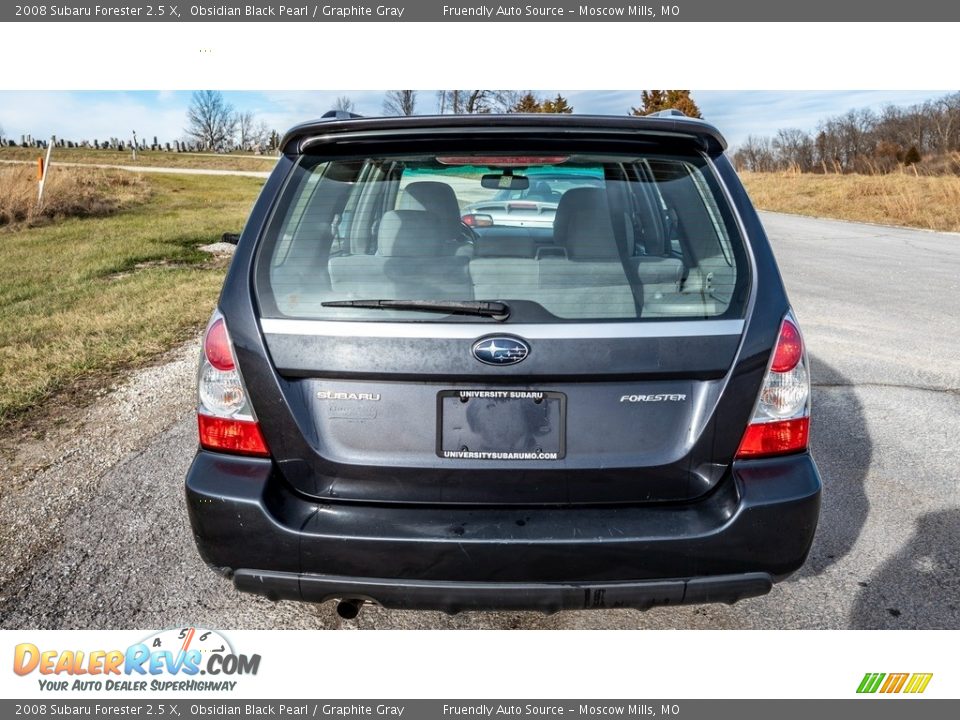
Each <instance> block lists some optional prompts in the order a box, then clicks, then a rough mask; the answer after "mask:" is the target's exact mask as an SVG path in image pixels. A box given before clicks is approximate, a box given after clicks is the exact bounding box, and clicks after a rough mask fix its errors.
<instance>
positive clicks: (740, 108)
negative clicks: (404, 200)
mask: <svg viewBox="0 0 960 720" xmlns="http://www.w3.org/2000/svg"><path fill="white" fill-rule="evenodd" d="M535 92H536V93H537V94H538V95H543V96H551V97H552V96H554V95H556V94H557V92H560V93H561V94H562V95H563V96H564V97H566V98H567V100H568V101H569V102H570V104H571V105H572V106H573V108H574V111H575V112H577V113H590V114H601V115H622V114H627V113H628V112H629V111H630V107H631V106H636V105H639V104H640V91H639V90H560V91H557V90H541V91H535ZM947 92H950V91H946V90H944V91H937V90H922V91H921V90H905V91H897V90H863V91H859V90H851V91H824V92H818V91H793V90H791V91H743V90H737V91H717V90H703V91H698V90H694V91H693V93H692V94H693V98H694V100H696V102H697V104H698V105H699V106H700V111H701V113H702V114H703V117H704V119H705V120H707V121H709V122H711V123H713V124H714V125H716V126H717V127H718V128H719V129H720V131H721V132H722V133H723V134H724V135H725V136H726V138H727V140H728V142H729V143H730V145H731V146H732V147H736V146H738V145H739V144H741V143H743V141H744V140H746V138H747V136H749V135H773V134H774V133H776V131H777V130H778V129H780V128H800V129H801V130H807V131H811V130H814V129H815V128H816V126H817V124H818V122H820V121H821V120H822V119H824V118H826V117H830V116H833V115H838V114H842V113H845V112H846V111H847V110H851V109H854V108H856V109H859V108H872V109H874V110H879V109H880V108H882V107H884V106H885V105H889V104H894V105H911V104H914V103H918V102H922V101H924V100H927V99H930V98H936V97H939V96H941V95H944V94H946V93H947ZM190 96H191V93H190V92H188V91H159V92H153V91H129V92H121V91H85V92H80V91H64V92H51V91H37V92H2V91H0V129H2V131H3V136H4V137H8V138H14V139H16V140H19V138H20V136H21V135H24V134H31V135H33V136H34V137H35V138H38V137H44V138H46V137H49V136H50V135H57V137H60V138H65V139H70V140H93V139H98V140H99V139H105V138H110V137H120V138H129V137H130V132H131V131H136V133H137V136H138V137H140V138H144V139H147V140H148V141H150V140H152V138H153V137H157V139H158V140H159V141H160V142H161V143H163V142H173V141H174V140H176V139H178V138H181V137H183V135H184V126H185V125H186V111H187V106H188V105H189V103H190ZM224 96H225V97H226V98H227V100H228V101H229V102H230V103H231V104H232V105H233V106H234V107H235V108H236V109H237V110H241V111H250V112H253V113H254V114H255V115H256V116H257V121H260V120H263V121H265V122H266V123H267V124H268V125H269V126H270V127H271V128H274V129H276V130H278V131H279V132H281V133H282V132H283V131H285V130H286V129H288V128H289V127H291V126H293V125H295V124H297V123H299V122H303V121H306V120H312V119H314V118H317V117H319V116H320V115H322V114H323V113H324V112H326V111H327V110H329V109H330V108H332V107H333V106H334V103H335V102H336V100H337V98H338V97H340V96H346V97H349V98H350V99H351V100H352V101H353V102H354V105H355V107H356V112H359V113H361V114H363V115H380V114H382V106H383V96H384V93H383V92H382V91H369V90H364V91H350V90H343V91H302V92H294V91H283V92H272V91H266V92H260V91H245V92H235V91H231V92H224ZM436 111H437V97H436V92H435V91H429V90H423V91H420V92H419V94H418V112H421V113H424V114H427V113H433V112H436Z"/></svg>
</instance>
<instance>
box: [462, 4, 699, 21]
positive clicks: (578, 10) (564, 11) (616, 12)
mask: <svg viewBox="0 0 960 720" xmlns="http://www.w3.org/2000/svg"><path fill="white" fill-rule="evenodd" d="M679 13H680V8H679V7H678V6H676V5H663V6H661V7H660V14H661V15H670V16H675V15H679ZM443 14H444V16H445V17H483V18H491V17H621V16H622V17H646V18H650V19H653V18H655V17H656V16H657V11H656V10H655V9H654V8H653V6H650V5H627V6H625V7H603V6H596V5H577V6H576V7H573V8H562V7H552V6H542V5H471V6H460V5H444V6H443Z"/></svg>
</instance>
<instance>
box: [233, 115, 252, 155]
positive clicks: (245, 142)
mask: <svg viewBox="0 0 960 720" xmlns="http://www.w3.org/2000/svg"><path fill="white" fill-rule="evenodd" d="M236 123H237V133H238V135H239V142H240V149H241V150H252V149H253V146H254V144H256V141H255V139H254V134H255V132H256V130H255V128H254V125H253V123H254V117H253V113H252V112H250V111H249V110H248V111H247V112H238V113H237V115H236Z"/></svg>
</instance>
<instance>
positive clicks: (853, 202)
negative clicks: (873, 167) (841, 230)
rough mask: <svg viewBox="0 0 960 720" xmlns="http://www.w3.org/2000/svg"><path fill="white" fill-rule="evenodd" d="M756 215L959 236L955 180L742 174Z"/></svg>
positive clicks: (959, 186)
mask: <svg viewBox="0 0 960 720" xmlns="http://www.w3.org/2000/svg"><path fill="white" fill-rule="evenodd" d="M741 178H742V179H743V183H744V185H745V186H746V188H747V192H749V193H750V197H751V198H752V199H753V202H754V204H755V205H756V206H757V207H758V208H760V209H761V210H772V211H775V212H785V213H795V214H797V215H812V216H814V217H829V218H838V219H841V220H855V221H859V222H872V223H882V224H884V225H903V226H906V227H918V228H926V229H928V230H946V231H952V232H960V177H957V176H943V177H930V176H923V175H917V174H915V173H913V172H911V171H910V170H906V171H904V172H901V173H892V174H889V175H856V174H852V175H816V174H810V173H807V174H801V173H791V172H777V173H751V172H745V173H741Z"/></svg>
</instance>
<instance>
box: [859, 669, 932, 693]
mask: <svg viewBox="0 0 960 720" xmlns="http://www.w3.org/2000/svg"><path fill="white" fill-rule="evenodd" d="M931 678H933V673H889V674H888V673H866V674H865V675H864V676H863V680H861V681H860V685H859V686H858V687H857V692H858V693H866V694H872V693H886V694H890V693H910V694H919V693H922V692H923V691H924V690H926V689H927V685H929V684H930V680H931Z"/></svg>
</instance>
